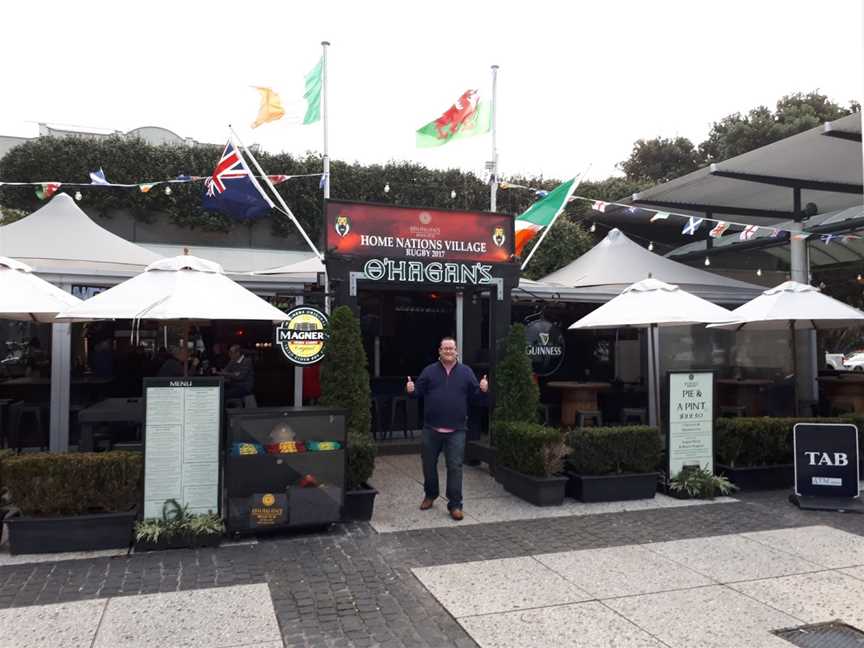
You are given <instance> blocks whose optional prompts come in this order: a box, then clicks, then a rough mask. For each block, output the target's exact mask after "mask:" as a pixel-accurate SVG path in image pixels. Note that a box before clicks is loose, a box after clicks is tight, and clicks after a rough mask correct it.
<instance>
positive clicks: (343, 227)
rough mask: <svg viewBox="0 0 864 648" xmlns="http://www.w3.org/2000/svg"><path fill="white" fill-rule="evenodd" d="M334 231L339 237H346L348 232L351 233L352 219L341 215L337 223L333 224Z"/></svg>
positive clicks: (337, 218)
mask: <svg viewBox="0 0 864 648" xmlns="http://www.w3.org/2000/svg"><path fill="white" fill-rule="evenodd" d="M333 229H335V230H336V233H337V234H338V235H339V236H345V235H346V234H347V233H348V232H350V231H351V219H350V218H348V217H347V216H344V215H342V214H339V215H338V216H337V217H336V222H335V223H334V224H333Z"/></svg>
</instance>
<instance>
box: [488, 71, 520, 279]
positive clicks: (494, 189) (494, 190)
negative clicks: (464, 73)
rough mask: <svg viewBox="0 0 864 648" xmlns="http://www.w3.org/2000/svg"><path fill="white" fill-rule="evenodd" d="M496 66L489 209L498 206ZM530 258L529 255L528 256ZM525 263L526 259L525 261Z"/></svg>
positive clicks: (493, 93)
mask: <svg viewBox="0 0 864 648" xmlns="http://www.w3.org/2000/svg"><path fill="white" fill-rule="evenodd" d="M497 121H498V66H497V65H493V66H492V178H491V180H492V182H491V184H490V187H489V211H493V212H494V211H496V210H497V208H498V135H497V128H496V126H497ZM529 258H530V257H529ZM526 263H527V261H526Z"/></svg>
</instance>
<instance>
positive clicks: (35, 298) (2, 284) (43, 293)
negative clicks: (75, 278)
mask: <svg viewBox="0 0 864 648" xmlns="http://www.w3.org/2000/svg"><path fill="white" fill-rule="evenodd" d="M82 303H83V302H82V301H81V300H80V299H78V298H77V297H73V296H72V295H70V294H69V293H67V292H66V291H65V290H61V289H60V288H58V287H57V286H55V285H53V284H50V283H48V282H47V281H45V280H44V279H40V278H39V277H37V276H36V275H35V274H33V269H32V268H31V267H30V266H28V265H26V264H24V263H21V262H20V261H16V260H15V259H9V258H7V257H0V318H2V319H13V320H28V321H32V322H51V321H53V320H54V316H55V315H57V313H59V312H61V311H64V310H66V309H68V308H73V307H75V306H78V305H80V304H82Z"/></svg>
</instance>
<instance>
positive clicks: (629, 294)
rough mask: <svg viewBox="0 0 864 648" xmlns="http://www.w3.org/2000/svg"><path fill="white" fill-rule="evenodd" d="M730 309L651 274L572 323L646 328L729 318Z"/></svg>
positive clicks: (577, 326)
mask: <svg viewBox="0 0 864 648" xmlns="http://www.w3.org/2000/svg"><path fill="white" fill-rule="evenodd" d="M730 316H731V313H730V311H728V310H727V309H725V308H723V307H722V306H717V305H716V304H712V303H711V302H709V301H707V300H705V299H702V298H701V297H697V296H696V295H693V294H691V293H688V292H687V291H685V290H682V289H681V288H679V287H678V286H676V285H674V284H668V283H665V282H663V281H660V280H659V279H653V278H651V277H649V278H647V279H643V280H641V281H637V282H636V283H634V284H633V285H631V286H628V287H627V288H625V289H624V290H623V291H622V292H621V294H620V295H618V296H617V297H615V298H613V299H611V300H609V301H608V302H606V303H605V304H603V305H602V306H600V307H599V308H596V309H595V310H593V311H591V312H590V313H588V314H587V315H585V316H584V317H582V318H581V319H579V320H577V321H576V322H574V323H573V324H571V325H570V326H569V327H568V328H570V329H601V328H603V329H608V328H627V327H636V328H647V327H650V326H652V325H656V326H687V325H692V324H705V323H709V322H726V321H729V319H730Z"/></svg>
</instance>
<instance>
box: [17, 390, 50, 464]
mask: <svg viewBox="0 0 864 648" xmlns="http://www.w3.org/2000/svg"><path fill="white" fill-rule="evenodd" d="M47 409H48V406H47V405H45V404H44V403H24V402H22V401H18V402H16V403H12V404H11V405H10V406H9V447H10V448H15V449H16V450H17V451H18V452H21V448H22V444H21V422H22V420H23V419H24V417H25V416H28V415H29V416H31V417H32V419H33V425H34V426H35V428H36V438H37V439H38V440H39V447H40V449H42V450H47V449H48V445H49V440H48V432H47V430H46V428H45V425H44V421H45V419H47V416H46V417H44V418H43V416H42V412H43V410H47Z"/></svg>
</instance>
